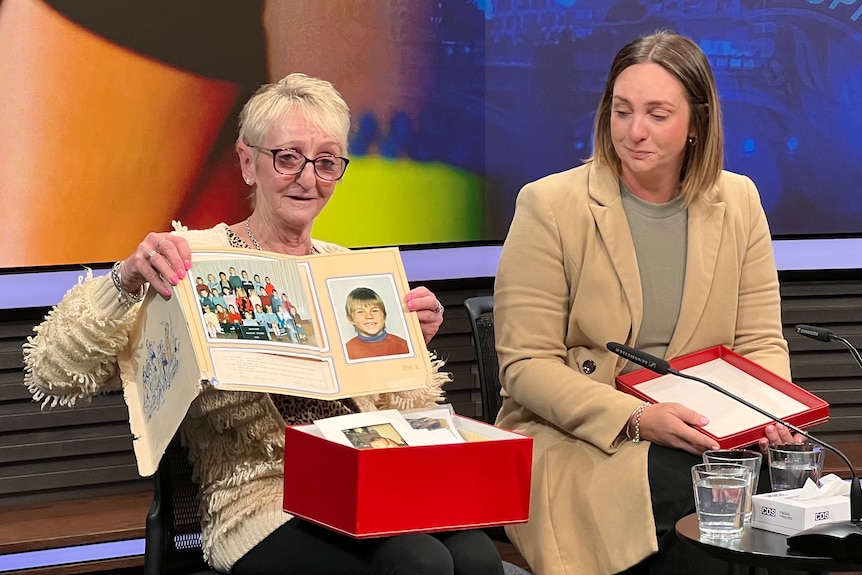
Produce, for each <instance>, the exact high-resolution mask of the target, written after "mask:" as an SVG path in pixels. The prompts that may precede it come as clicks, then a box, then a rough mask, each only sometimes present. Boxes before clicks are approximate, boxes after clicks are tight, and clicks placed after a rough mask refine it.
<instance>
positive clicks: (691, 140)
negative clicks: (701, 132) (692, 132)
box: [688, 136, 697, 146]
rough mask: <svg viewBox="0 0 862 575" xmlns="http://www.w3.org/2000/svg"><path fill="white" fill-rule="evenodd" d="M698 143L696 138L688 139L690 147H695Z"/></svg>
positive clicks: (690, 137)
mask: <svg viewBox="0 0 862 575" xmlns="http://www.w3.org/2000/svg"><path fill="white" fill-rule="evenodd" d="M696 142H697V138H695V137H694V136H689V137H688V145H689V146H693V145H694V144H695V143H696Z"/></svg>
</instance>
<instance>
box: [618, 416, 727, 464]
mask: <svg viewBox="0 0 862 575" xmlns="http://www.w3.org/2000/svg"><path fill="white" fill-rule="evenodd" d="M708 423H709V419H708V418H707V417H706V416H704V415H702V414H700V413H698V412H696V411H694V410H692V409H689V408H687V407H686V406H684V405H682V404H681V403H653V404H650V405H648V406H646V407H645V408H644V410H643V412H642V413H641V419H640V436H641V439H647V440H649V441H652V442H653V443H658V444H659V445H663V446H665V447H672V448H674V449H681V450H683V451H687V452H689V453H691V454H692V455H698V456H699V455H701V454H702V453H703V452H704V451H706V450H707V449H718V445H717V444H716V443H715V440H714V439H712V438H711V437H709V436H707V435H705V434H703V433H701V432H700V431H698V428H699V427H703V426H704V425H706V424H708ZM633 427H634V422H630V425H629V429H632V428H633Z"/></svg>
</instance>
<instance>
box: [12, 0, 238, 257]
mask: <svg viewBox="0 0 862 575" xmlns="http://www.w3.org/2000/svg"><path fill="white" fill-rule="evenodd" d="M0 54H3V55H4V56H3V58H0V110H2V111H3V112H2V114H0V149H2V150H3V153H2V154H0V174H2V175H3V177H2V178H0V203H2V205H4V206H6V207H7V209H10V212H9V213H8V214H7V216H6V218H5V220H6V221H4V225H3V226H0V245H2V246H3V249H2V250H0V267H18V266H43V265H54V264H70V263H91V262H108V261H113V260H116V259H119V258H121V257H125V256H126V255H127V254H128V253H130V252H131V251H132V249H134V247H135V246H136V245H137V243H138V242H140V241H141V240H142V239H143V238H144V236H145V235H146V233H147V232H149V231H163V230H167V229H169V228H170V220H171V218H172V217H173V216H174V214H176V213H177V210H178V209H179V207H180V206H181V205H183V204H184V203H187V202H186V196H187V194H189V191H190V190H191V189H192V187H193V186H194V185H195V182H196V181H197V179H198V177H199V176H200V175H201V171H202V169H203V168H204V165H205V162H206V160H207V157H208V155H209V153H210V149H211V147H212V145H213V143H214V141H215V139H216V136H217V135H218V133H219V131H220V130H221V129H222V127H223V125H224V123H225V121H226V119H227V116H228V114H229V113H230V111H231V108H232V106H233V104H234V102H235V101H236V99H237V96H238V92H239V88H238V87H237V86H236V85H234V84H231V83H229V82H225V81H219V80H212V79H207V78H203V77H200V76H196V75H194V74H191V73H189V72H185V71H182V70H179V69H176V68H173V67H171V66H169V65H167V64H164V63H160V62H157V61H155V60H153V59H151V58H148V57H145V56H142V55H140V54H137V53H135V52H133V51H131V50H128V49H125V48H123V47H120V46H117V45H116V44H112V43H110V42H108V41H107V40H105V39H103V38H101V37H99V36H97V35H95V34H93V33H91V32H89V31H88V30H86V29H84V28H82V27H80V26H78V25H76V24H74V23H72V22H70V21H68V20H66V19H65V18H64V17H62V16H61V15H59V14H57V13H56V12H54V11H53V10H51V9H50V8H49V7H47V6H46V5H45V4H43V3H41V2H40V1H38V0H4V1H3V3H2V5H0ZM13 55H14V56H13Z"/></svg>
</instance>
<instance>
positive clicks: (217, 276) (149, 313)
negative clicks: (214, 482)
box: [120, 248, 431, 475]
mask: <svg viewBox="0 0 862 575" xmlns="http://www.w3.org/2000/svg"><path fill="white" fill-rule="evenodd" d="M189 273H190V275H189V276H188V277H187V278H185V279H184V280H183V281H181V282H180V283H179V284H178V285H177V286H175V287H174V290H173V296H172V297H171V298H170V299H165V298H164V297H163V296H161V295H159V294H158V293H156V292H155V291H154V290H149V292H148V294H147V296H146V298H145V300H144V302H143V304H142V308H141V312H140V314H139V316H138V321H137V323H136V324H135V326H134V327H133V328H132V333H131V335H130V338H131V343H130V345H129V346H128V347H127V350H126V351H125V352H124V353H123V354H122V355H121V356H120V363H121V367H122V371H123V376H124V379H125V381H124V390H125V398H126V403H127V404H128V406H129V419H130V423H131V428H132V434H133V435H134V437H135V440H134V446H135V454H136V457H137V459H138V468H139V471H140V472H141V474H142V475H151V474H152V473H153V472H155V469H156V467H157V465H158V461H159V459H160V458H161V455H162V454H163V453H164V450H165V448H166V447H167V445H168V443H169V442H170V440H171V438H172V437H173V435H174V433H175V432H176V430H177V429H178V427H179V425H180V423H181V422H182V419H183V417H184V416H185V413H186V411H187V409H188V407H189V405H190V404H191V402H192V401H193V400H194V398H195V397H197V395H198V394H199V393H200V392H201V390H202V389H203V386H205V385H206V386H212V387H214V388H215V389H218V390H228V391H253V392H262V393H279V394H286V395H295V396H302V397H309V398H316V399H339V398H344V397H353V396H359V395H368V394H373V393H385V392H395V391H402V390H406V389H415V388H418V387H422V386H423V385H425V382H426V381H427V378H428V376H429V374H430V372H431V363H430V360H429V357H428V351H427V348H426V346H425V340H424V339H423V336H422V331H421V328H420V326H419V320H418V319H417V317H416V314H415V313H410V312H409V311H408V310H407V309H406V307H405V306H404V296H405V295H406V293H407V292H408V291H409V286H408V283H407V277H406V274H405V273H404V267H403V264H402V262H401V255H400V252H399V251H398V249H397V248H376V249H367V250H354V251H344V252H334V253H326V254H314V255H310V256H306V257H300V258H296V257H290V256H284V255H281V254H275V253H270V252H250V251H249V250H243V249H235V248H223V249H218V250H212V249H207V250H193V253H192V268H191V270H190V272H189ZM191 382H197V383H196V384H193V383H191ZM357 427H361V426H357Z"/></svg>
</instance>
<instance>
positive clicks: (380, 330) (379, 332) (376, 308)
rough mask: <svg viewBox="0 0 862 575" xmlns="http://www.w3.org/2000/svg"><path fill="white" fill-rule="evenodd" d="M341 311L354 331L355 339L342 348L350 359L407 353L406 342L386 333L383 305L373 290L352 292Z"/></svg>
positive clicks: (408, 351)
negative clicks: (344, 348) (344, 313)
mask: <svg viewBox="0 0 862 575" xmlns="http://www.w3.org/2000/svg"><path fill="white" fill-rule="evenodd" d="M344 311H345V312H346V314H347V321H349V322H350V325H352V326H353V329H354V330H356V335H355V336H354V337H353V338H352V339H350V340H348V341H347V343H346V344H345V347H346V349H347V357H348V358H349V359H364V358H367V357H379V356H385V355H404V354H407V353H410V348H409V346H408V345H407V340H405V339H404V338H402V337H399V336H397V335H395V334H393V333H389V332H388V331H386V304H385V303H383V299H382V298H381V297H380V295H378V293H377V292H376V291H374V290H373V289H371V288H367V287H357V288H354V289H353V290H351V291H350V293H349V294H347V299H346V301H345V303H344Z"/></svg>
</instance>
